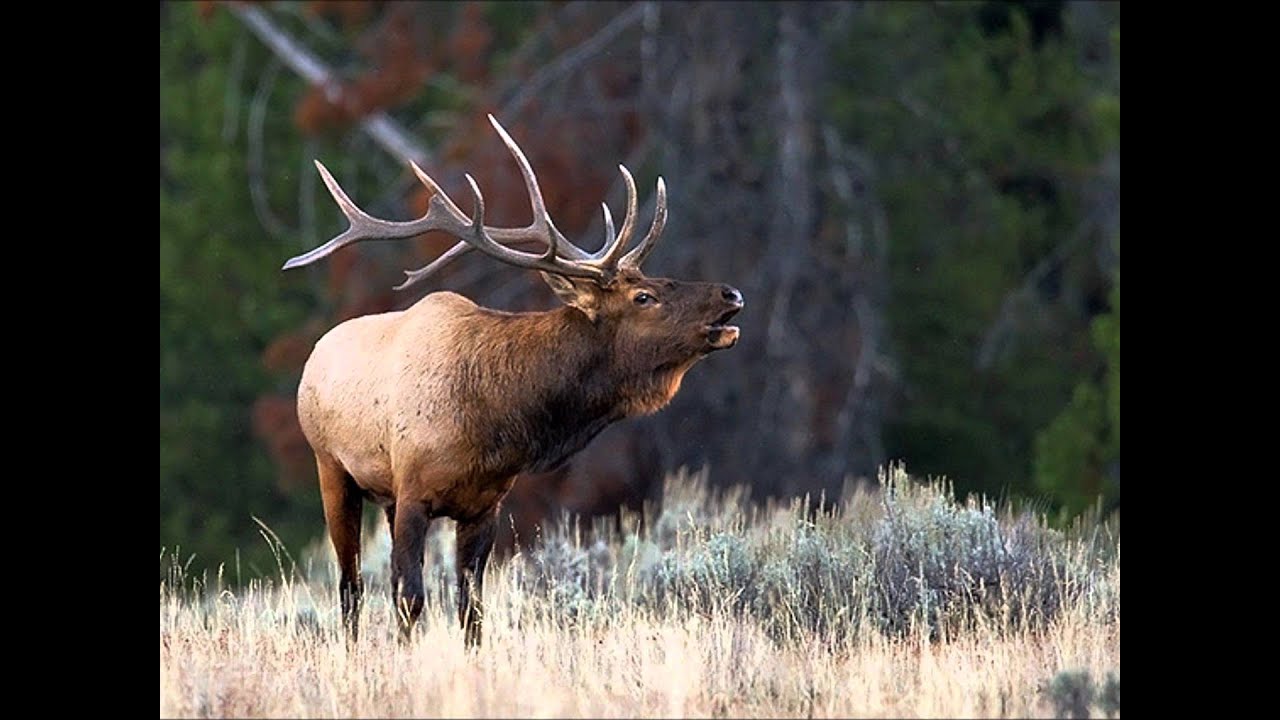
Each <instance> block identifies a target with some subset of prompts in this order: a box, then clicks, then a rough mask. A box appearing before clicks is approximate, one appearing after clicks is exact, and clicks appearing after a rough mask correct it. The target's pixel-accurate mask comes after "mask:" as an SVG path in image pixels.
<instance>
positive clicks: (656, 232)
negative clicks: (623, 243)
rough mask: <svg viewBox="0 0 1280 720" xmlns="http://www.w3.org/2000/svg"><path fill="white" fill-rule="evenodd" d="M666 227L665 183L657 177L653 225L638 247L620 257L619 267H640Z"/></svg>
mask: <svg viewBox="0 0 1280 720" xmlns="http://www.w3.org/2000/svg"><path fill="white" fill-rule="evenodd" d="M666 225H667V183H666V182H665V181H663V179H662V177H661V176H659V177H658V199H657V200H656V201H655V203H654V208H653V225H651V226H649V233H648V234H647V235H645V236H644V239H643V240H641V241H640V244H639V245H636V246H635V248H634V249H633V250H632V251H631V252H629V253H627V254H626V255H623V256H622V262H621V265H623V266H626V267H634V268H638V267H640V263H643V262H644V259H645V258H646V257H648V256H649V253H651V252H653V248H654V246H656V245H657V244H658V238H660V237H662V230H663V228H665V227H666Z"/></svg>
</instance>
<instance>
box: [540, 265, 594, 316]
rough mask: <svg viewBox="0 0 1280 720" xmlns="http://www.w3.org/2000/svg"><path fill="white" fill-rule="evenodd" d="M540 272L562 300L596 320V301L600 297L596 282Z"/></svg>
mask: <svg viewBox="0 0 1280 720" xmlns="http://www.w3.org/2000/svg"><path fill="white" fill-rule="evenodd" d="M538 274H539V275H541V276H542V279H543V280H546V281H547V285H550V286H551V291H552V292H554V293H555V294H556V297H558V298H560V302H562V303H564V304H565V305H569V306H571V307H575V308H577V309H579V310H581V311H582V312H583V313H584V314H586V316H587V317H588V318H590V320H591V321H592V322H595V319H596V314H597V308H596V302H597V300H598V299H599V297H600V294H599V293H598V292H597V286H596V284H595V282H593V281H591V280H582V279H579V278H571V277H565V276H564V275H553V274H551V273H547V272H540V273H538Z"/></svg>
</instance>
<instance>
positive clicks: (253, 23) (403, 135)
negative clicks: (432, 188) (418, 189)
mask: <svg viewBox="0 0 1280 720" xmlns="http://www.w3.org/2000/svg"><path fill="white" fill-rule="evenodd" d="M226 7H227V9H228V10H230V11H231V12H232V13H233V14H235V16H236V17H237V18H239V19H240V21H241V22H243V23H244V24H245V25H246V26H248V28H249V29H250V30H252V31H253V34H254V35H257V36H258V39H259V40H261V41H262V42H263V44H264V45H266V46H267V47H268V48H270V49H271V51H272V52H273V53H275V54H276V56H277V57H279V58H280V59H281V60H282V61H284V63H285V64H286V65H288V66H289V68H290V69H292V70H293V71H294V72H296V73H298V75H300V76H302V78H303V79H304V80H306V81H307V82H309V83H311V84H312V85H318V86H320V87H322V88H324V91H325V94H326V96H327V97H328V99H329V100H330V102H335V103H336V102H339V101H340V100H341V98H342V86H341V84H340V83H339V82H337V81H336V80H335V79H334V76H333V72H332V71H331V70H330V69H329V68H328V67H326V66H325V65H324V63H322V62H321V61H320V60H319V59H318V58H316V57H315V55H313V54H312V53H311V51H310V50H308V49H307V48H305V47H303V46H302V44H300V43H298V42H296V41H295V40H294V39H293V38H292V37H290V36H289V35H288V34H286V33H285V32H284V31H283V30H281V29H280V28H278V27H276V25H275V23H273V22H272V21H271V19H270V18H269V17H267V13H265V12H263V10H262V9H261V8H259V7H257V6H254V5H247V4H243V3H227V5H226ZM360 127H361V129H362V130H364V131H365V132H366V133H368V134H369V136H370V137H372V138H373V139H374V141H375V142H377V143H378V145H380V146H381V147H382V148H383V149H384V150H386V151H387V152H388V153H390V154H391V155H392V156H393V157H395V158H396V159H397V160H399V161H400V162H407V161H409V160H413V161H414V162H416V163H418V164H419V165H429V164H431V162H432V158H431V153H430V152H428V151H427V149H426V148H425V147H423V146H422V145H421V144H419V143H418V141H417V140H415V139H414V137H413V136H412V135H410V134H409V133H408V132H406V131H405V130H404V129H403V128H401V127H400V125H399V124H398V123H397V122H396V121H395V120H393V119H391V117H390V116H389V115H387V114H386V113H385V112H378V113H374V114H372V115H369V116H368V117H366V118H364V120H362V121H361V122H360Z"/></svg>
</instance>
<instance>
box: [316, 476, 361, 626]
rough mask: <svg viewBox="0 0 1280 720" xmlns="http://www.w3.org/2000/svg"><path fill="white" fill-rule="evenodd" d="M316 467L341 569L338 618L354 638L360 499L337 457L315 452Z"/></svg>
mask: <svg viewBox="0 0 1280 720" xmlns="http://www.w3.org/2000/svg"><path fill="white" fill-rule="evenodd" d="M316 467H317V469H318V470H319V474H320V498H321V500H322V501H323V503H324V519H325V523H326V524H327V525H328V526H329V539H330V540H331V541H332V542H333V550H334V552H335V553H337V555H338V569H339V571H340V572H341V577H340V579H339V580H338V597H339V598H341V603H342V622H343V624H344V625H346V627H347V631H348V632H349V633H350V634H351V639H352V640H355V639H357V638H358V637H359V635H360V628H359V624H360V596H361V594H363V591H364V584H363V583H362V582H361V580H360V511H361V510H362V509H363V507H364V500H363V498H361V496H360V491H359V488H357V487H356V484H355V481H354V480H352V479H351V476H350V475H348V474H347V471H346V470H344V469H343V468H342V466H341V465H339V464H338V463H337V461H334V460H330V459H328V458H322V457H320V456H319V455H317V456H316Z"/></svg>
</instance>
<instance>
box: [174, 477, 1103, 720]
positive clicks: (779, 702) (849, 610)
mask: <svg viewBox="0 0 1280 720" xmlns="http://www.w3.org/2000/svg"><path fill="white" fill-rule="evenodd" d="M438 525H439V526H440V527H439V528H437V531H436V533H435V534H434V535H433V537H432V540H431V543H430V546H429V550H428V570H427V580H428V583H427V584H428V588H429V597H428V606H427V609H426V611H425V612H424V613H423V617H422V620H421V622H420V625H419V627H418V629H417V631H416V632H415V634H414V637H413V639H412V640H411V641H410V642H408V643H402V642H400V641H399V640H398V639H397V637H396V633H395V632H394V629H395V624H394V618H393V617H392V611H391V607H390V604H389V600H388V596H389V588H388V587H387V580H386V577H387V575H388V574H389V573H388V570H387V568H386V564H387V559H386V558H387V544H388V542H389V541H388V539H387V537H386V536H387V532H386V528H385V526H383V525H377V526H371V527H370V528H368V529H367V531H366V541H367V544H368V550H367V552H366V555H365V570H366V577H367V578H368V579H367V580H366V582H367V586H366V603H365V607H364V614H363V623H362V633H361V637H360V640H359V642H358V643H356V644H354V645H352V644H349V643H348V642H347V641H346V640H345V638H344V637H343V636H342V634H341V633H340V632H339V623H338V610H337V608H338V601H337V597H336V590H335V583H334V582H333V580H332V578H331V575H330V573H331V572H332V568H331V555H330V554H327V553H326V552H325V550H324V545H323V544H321V543H317V545H316V546H315V547H313V548H309V549H307V550H305V551H304V552H303V553H302V554H301V555H302V556H301V557H300V558H299V563H298V565H297V566H294V565H293V563H292V560H291V558H290V557H288V556H287V555H286V554H284V553H282V554H281V568H282V570H281V572H280V574H279V577H278V578H276V579H275V580H273V581H255V582H253V583H248V584H246V585H245V586H243V587H242V588H241V589H239V590H237V591H234V592H233V591H231V590H228V589H224V587H223V579H225V571H224V578H223V579H219V578H217V577H213V578H207V579H204V580H202V581H197V580H195V579H192V578H187V577H183V576H182V574H181V572H179V571H178V570H176V569H175V570H174V571H173V572H172V573H170V575H169V579H168V580H166V581H164V582H162V583H161V585H160V714H161V715H162V716H166V717H167V716H174V717H211V716H212V717H224V716H235V717H245V716H253V717H349V716H357V717H402V716H417V717H434V716H451V717H457V716H495V717H567V716H588V717H650V716H660V717H688V716H711V717H755V716H760V717H800V716H803V717H903V716H911V717H916V716H923V717H1053V716H1062V715H1072V714H1075V713H1081V712H1087V713H1089V714H1091V715H1094V716H1104V715H1114V714H1118V710H1119V670H1120V540H1119V523H1118V519H1114V518H1113V519H1112V520H1111V521H1110V522H1108V523H1099V522H1097V521H1095V520H1085V521H1082V522H1080V523H1077V525H1076V526H1074V527H1073V528H1071V529H1070V530H1068V531H1058V530H1053V529H1050V528H1048V527H1046V526H1045V525H1044V524H1043V523H1042V522H1041V521H1040V520H1039V519H1038V518H1036V517H1035V516H1034V515H1031V514H1016V513H1013V512H1009V511H1007V510H1004V509H1000V508H994V507H991V506H989V505H986V504H983V503H981V502H976V501H973V502H967V503H962V502H958V501H957V500H955V499H954V497H953V495H952V493H951V492H950V490H949V488H948V487H947V486H946V484H945V483H922V482H915V481H911V480H908V479H907V478H906V476H905V474H904V473H903V471H901V470H894V471H892V472H891V473H890V474H889V476H888V477H885V478H882V481H881V485H880V487H879V488H876V489H871V490H868V491H865V492H858V493H855V494H853V495H852V497H851V498H849V499H848V500H846V502H844V503H843V504H842V505H841V506H840V507H837V508H833V509H831V510H828V511H826V512H817V513H812V512H807V511H806V510H805V508H804V506H803V504H801V503H794V504H792V505H789V506H785V507H766V508H753V507H751V506H749V505H748V504H747V503H745V502H743V501H742V498H741V496H740V495H738V494H735V493H730V494H728V495H727V496H720V497H715V496H712V494H711V493H708V492H707V491H706V490H705V486H704V484H703V482H702V479H701V478H700V477H698V476H688V475H683V474H682V475H678V476H675V477H673V478H671V479H670V480H669V481H668V495H667V501H666V503H665V507H664V508H663V511H662V512H661V513H660V514H659V515H658V516H657V517H656V518H654V519H653V520H652V521H651V522H649V523H648V524H647V525H646V526H645V527H644V528H643V529H642V530H639V531H637V530H636V529H635V528H634V527H629V528H625V529H624V530H623V531H621V532H618V531H608V532H606V531H605V530H603V529H600V528H597V529H595V531H594V532H586V531H583V532H569V533H566V534H563V535H556V536H553V537H549V538H546V539H545V540H543V541H540V542H537V543H534V544H533V548H532V549H531V550H529V551H526V552H525V553H521V554H518V555H517V556H516V557H514V558H511V559H509V560H506V561H497V562H494V563H492V564H491V565H490V570H489V574H488V576H487V583H486V601H487V616H486V626H485V638H484V645H483V647H482V648H481V649H480V650H479V651H477V652H467V651H466V650H464V648H463V642H462V635H461V631H460V629H459V628H458V627H457V622H456V617H455V614H454V610H453V608H454V605H453V596H452V590H451V586H452V577H453V575H452V573H453V570H452V567H451V562H450V558H451V556H452V548H451V539H452V533H451V532H447V531H446V530H451V528H450V527H449V524H448V523H446V522H442V521H438ZM317 529H318V530H319V528H317ZM268 536H269V533H268ZM163 562H166V558H164V557H162V563H163ZM168 562H170V563H172V560H171V559H170V560H168Z"/></svg>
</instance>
